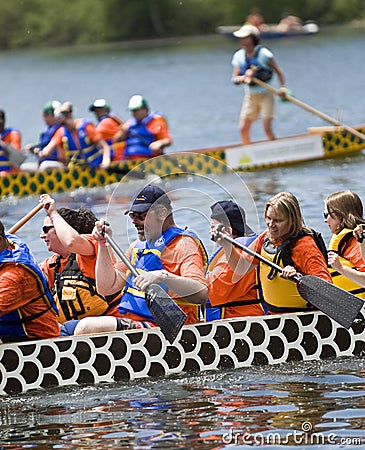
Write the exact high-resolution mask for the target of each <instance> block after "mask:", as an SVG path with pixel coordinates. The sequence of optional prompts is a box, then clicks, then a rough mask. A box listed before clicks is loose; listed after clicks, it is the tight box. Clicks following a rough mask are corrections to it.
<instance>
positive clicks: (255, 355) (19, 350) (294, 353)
mask: <svg viewBox="0 0 365 450" xmlns="http://www.w3.org/2000/svg"><path fill="white" fill-rule="evenodd" d="M364 318H365V317H364V309H362V310H361V312H360V313H359V314H358V316H357V318H356V319H355V321H354V323H353V324H352V326H351V327H350V328H349V329H346V328H343V327H342V326H340V325H338V324H337V322H334V321H333V320H332V319H330V318H329V317H328V316H326V315H325V314H323V313H321V312H308V313H307V312H305V313H304V312H303V313H290V314H281V315H275V316H262V317H244V318H237V319H226V320H217V321H213V322H209V323H201V324H196V325H186V326H184V327H183V328H182V330H181V331H180V334H179V335H178V337H177V339H176V340H175V342H174V343H173V344H169V342H168V341H167V340H166V339H165V338H164V336H163V334H162V333H161V331H160V329H159V328H153V329H144V330H138V331H137V330H130V331H124V332H123V331H120V332H115V333H109V334H95V335H85V336H77V337H69V338H56V339H47V340H41V341H31V342H25V343H13V344H2V345H0V395H10V394H20V393H24V392H26V391H29V390H33V389H49V388H55V387H62V386H72V385H84V384H89V385H90V384H99V383H115V382H127V381H131V380H136V379H144V378H148V377H162V376H169V375H179V374H184V373H191V372H205V371H214V370H232V369H243V368H245V367H250V366H256V365H269V364H270V365H271V364H281V363H287V362H289V361H313V360H324V359H329V358H338V357H349V356H363V355H364V354H365V322H364Z"/></svg>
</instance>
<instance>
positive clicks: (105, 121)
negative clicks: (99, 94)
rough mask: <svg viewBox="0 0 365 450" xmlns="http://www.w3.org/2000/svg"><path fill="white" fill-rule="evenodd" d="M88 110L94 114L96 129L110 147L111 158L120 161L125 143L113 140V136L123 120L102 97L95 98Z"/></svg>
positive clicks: (117, 132) (118, 130)
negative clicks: (96, 122)
mask: <svg viewBox="0 0 365 450" xmlns="http://www.w3.org/2000/svg"><path fill="white" fill-rule="evenodd" d="M89 111H92V112H93V113H94V114H95V116H96V119H97V121H98V124H97V125H96V130H97V131H98V132H99V133H100V134H101V135H102V137H103V139H104V140H105V141H106V143H107V144H108V145H109V147H110V158H111V160H112V161H120V160H121V159H123V153H124V147H125V143H124V142H115V141H114V137H115V136H116V135H118V134H119V133H120V127H121V126H122V125H123V120H122V119H121V118H120V117H118V116H117V115H116V114H114V113H112V112H111V107H110V105H109V104H108V103H107V102H106V100H105V99H104V98H98V99H96V100H95V101H94V102H93V103H92V104H91V105H90V106H89Z"/></svg>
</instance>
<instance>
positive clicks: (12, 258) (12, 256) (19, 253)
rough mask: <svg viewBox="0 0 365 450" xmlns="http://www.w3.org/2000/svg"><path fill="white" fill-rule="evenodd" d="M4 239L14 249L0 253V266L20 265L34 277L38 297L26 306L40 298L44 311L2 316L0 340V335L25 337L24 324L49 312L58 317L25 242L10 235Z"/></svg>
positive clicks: (39, 271)
mask: <svg viewBox="0 0 365 450" xmlns="http://www.w3.org/2000/svg"><path fill="white" fill-rule="evenodd" d="M6 238H7V239H8V240H9V242H10V244H12V246H13V247H14V248H12V249H9V248H6V249H5V250H3V251H2V252H1V253H0V264H1V263H18V264H21V265H22V266H23V267H24V268H25V269H26V270H28V271H29V272H30V273H32V274H33V275H34V276H35V277H36V279H37V283H38V287H39V292H40V295H39V297H36V298H34V299H32V300H30V301H29V302H28V304H30V303H32V302H34V301H36V300H38V299H40V298H43V300H44V309H43V310H42V311H40V312H39V313H37V314H33V315H32V316H26V317H23V316H22V313H21V311H20V309H16V310H14V311H12V312H10V313H7V314H4V315H3V316H1V317H0V338H1V335H14V336H20V337H27V330H26V327H25V324H26V323H27V322H29V321H30V320H34V319H36V318H38V317H40V316H42V315H43V314H45V313H46V312H47V311H49V310H53V312H54V313H55V314H56V315H58V309H57V306H56V304H55V301H54V299H53V296H52V294H51V292H50V289H49V286H48V283H47V279H46V277H45V275H44V274H43V272H42V270H41V268H40V267H39V265H38V263H37V261H36V260H35V258H34V256H33V254H32V252H31V251H30V249H29V247H28V245H27V244H26V243H25V242H23V241H21V240H20V239H19V238H18V237H17V236H14V235H11V234H6Z"/></svg>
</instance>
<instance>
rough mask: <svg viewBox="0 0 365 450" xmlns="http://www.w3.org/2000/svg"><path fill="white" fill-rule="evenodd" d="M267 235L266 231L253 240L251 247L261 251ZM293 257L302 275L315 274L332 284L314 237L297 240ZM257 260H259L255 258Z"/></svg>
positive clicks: (258, 251) (293, 248) (292, 253)
mask: <svg viewBox="0 0 365 450" xmlns="http://www.w3.org/2000/svg"><path fill="white" fill-rule="evenodd" d="M265 236H266V231H265V232H264V233H262V234H261V235H260V236H259V237H258V238H257V239H256V240H255V241H254V242H252V244H250V246H249V248H251V249H252V250H254V251H256V252H257V253H260V252H261V249H262V244H263V241H264V238H265ZM279 244H280V243H279ZM291 258H292V260H293V263H294V266H295V268H296V270H297V271H298V272H300V273H301V274H302V275H314V276H316V277H319V278H322V279H323V280H325V281H328V282H329V283H331V284H332V277H331V274H330V273H329V271H328V268H327V264H326V260H325V259H324V256H323V255H322V253H321V251H320V250H319V248H318V247H317V245H316V243H315V241H314V239H313V238H312V237H310V236H304V237H302V238H300V239H298V240H297V241H295V244H294V246H293V247H292V249H291ZM255 262H258V261H257V260H255Z"/></svg>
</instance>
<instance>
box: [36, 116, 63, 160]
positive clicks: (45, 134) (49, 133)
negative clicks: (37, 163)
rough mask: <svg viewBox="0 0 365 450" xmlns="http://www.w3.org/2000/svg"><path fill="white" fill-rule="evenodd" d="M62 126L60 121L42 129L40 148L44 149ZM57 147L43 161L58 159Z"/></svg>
mask: <svg viewBox="0 0 365 450" xmlns="http://www.w3.org/2000/svg"><path fill="white" fill-rule="evenodd" d="M59 128H60V124H59V123H55V124H54V125H52V126H49V125H47V126H46V128H45V129H44V130H43V131H42V133H41V135H40V140H39V144H40V145H39V148H40V149H41V150H43V149H44V147H45V146H46V145H48V144H49V143H50V142H51V139H52V138H53V136H54V134H55V132H56V131H57V130H58V129H59ZM57 159H58V157H57V149H54V150H52V152H51V154H50V155H48V156H46V157H44V158H42V161H57Z"/></svg>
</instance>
